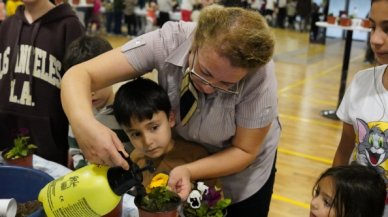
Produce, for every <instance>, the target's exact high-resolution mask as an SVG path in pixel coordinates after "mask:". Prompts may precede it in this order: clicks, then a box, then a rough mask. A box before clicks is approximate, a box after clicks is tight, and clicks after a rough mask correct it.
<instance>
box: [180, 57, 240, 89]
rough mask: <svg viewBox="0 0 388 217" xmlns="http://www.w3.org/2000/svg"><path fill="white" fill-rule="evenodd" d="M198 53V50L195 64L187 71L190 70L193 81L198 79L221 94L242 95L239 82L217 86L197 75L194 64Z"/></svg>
mask: <svg viewBox="0 0 388 217" xmlns="http://www.w3.org/2000/svg"><path fill="white" fill-rule="evenodd" d="M197 52H198V50H197V51H196V52H195V53H194V57H193V62H192V65H191V67H189V68H187V70H189V73H190V74H189V75H190V78H191V79H193V78H197V79H199V81H200V82H202V83H203V84H205V85H208V86H210V87H212V88H213V89H215V90H217V91H220V92H223V93H229V94H236V95H237V94H239V93H240V91H239V82H237V84H233V85H226V84H219V85H216V84H214V83H212V82H210V81H208V80H207V79H206V78H204V77H203V76H201V75H199V74H198V73H196V72H195V71H194V64H195V56H196V54H197Z"/></svg>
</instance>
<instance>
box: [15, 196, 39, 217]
mask: <svg viewBox="0 0 388 217" xmlns="http://www.w3.org/2000/svg"><path fill="white" fill-rule="evenodd" d="M41 207H42V203H41V202H39V201H38V200H32V201H27V202H25V203H18V208H17V212H16V217H27V216H28V215H30V214H31V213H33V212H35V211H36V210H38V209H39V208H41Z"/></svg>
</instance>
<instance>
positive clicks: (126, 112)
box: [113, 77, 208, 186]
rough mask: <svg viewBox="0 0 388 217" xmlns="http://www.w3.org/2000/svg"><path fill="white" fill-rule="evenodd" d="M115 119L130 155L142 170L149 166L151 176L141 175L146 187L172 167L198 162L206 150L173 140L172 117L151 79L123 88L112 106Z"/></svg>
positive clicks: (163, 96) (164, 96) (162, 94)
mask: <svg viewBox="0 0 388 217" xmlns="http://www.w3.org/2000/svg"><path fill="white" fill-rule="evenodd" d="M113 110H114V115H115V117H116V120H117V122H118V123H119V124H120V126H122V127H123V129H124V130H125V132H126V133H127V135H128V137H129V139H130V141H131V143H132V144H133V146H134V147H135V149H134V150H133V151H132V153H131V154H130V157H131V159H132V161H133V162H134V163H136V164H137V165H139V166H140V167H141V168H142V167H144V166H146V165H147V163H148V162H152V166H153V167H155V169H156V170H155V172H154V173H143V185H144V186H147V185H148V184H149V183H150V182H151V179H152V177H153V176H154V174H158V173H167V174H168V173H169V172H170V171H171V170H172V169H173V168H174V167H176V166H179V165H183V164H186V163H190V162H193V161H195V160H198V159H201V158H203V157H205V156H207V155H208V153H207V152H206V150H205V149H204V148H203V147H201V146H199V145H197V144H192V143H190V142H187V141H184V140H183V139H182V138H175V139H174V138H172V130H171V128H172V127H174V125H175V115H174V113H173V112H172V111H171V103H170V99H169V98H168V95H167V93H166V91H164V90H163V88H162V87H161V86H159V85H158V84H157V83H155V82H154V81H152V80H150V79H144V78H141V77H140V78H137V79H135V80H133V81H129V82H127V83H125V84H123V85H122V86H121V87H120V88H119V90H118V91H117V93H116V97H115V99H114V103H113Z"/></svg>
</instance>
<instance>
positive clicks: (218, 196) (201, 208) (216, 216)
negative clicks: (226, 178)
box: [182, 182, 232, 217]
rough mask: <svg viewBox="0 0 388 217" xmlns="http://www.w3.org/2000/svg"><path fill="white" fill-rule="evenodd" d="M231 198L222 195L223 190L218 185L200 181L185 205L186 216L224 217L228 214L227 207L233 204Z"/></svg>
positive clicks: (184, 214) (184, 212) (184, 213)
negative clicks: (208, 184)
mask: <svg viewBox="0 0 388 217" xmlns="http://www.w3.org/2000/svg"><path fill="white" fill-rule="evenodd" d="M231 202H232V201H231V200H230V199H229V198H224V197H223V196H222V191H221V189H220V188H217V187H216V186H213V187H208V186H206V185H205V184H204V183H203V182H198V183H197V187H196V188H195V189H193V190H192V191H191V193H190V195H189V198H188V199H187V201H186V203H185V204H184V205H183V214H182V216H184V217H222V216H225V215H226V207H228V206H229V205H230V204H231Z"/></svg>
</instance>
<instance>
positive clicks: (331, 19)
mask: <svg viewBox="0 0 388 217" xmlns="http://www.w3.org/2000/svg"><path fill="white" fill-rule="evenodd" d="M335 20H336V17H335V16H334V15H333V13H330V14H328V15H327V17H326V21H327V23H329V24H335Z"/></svg>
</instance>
